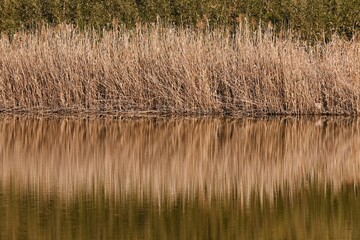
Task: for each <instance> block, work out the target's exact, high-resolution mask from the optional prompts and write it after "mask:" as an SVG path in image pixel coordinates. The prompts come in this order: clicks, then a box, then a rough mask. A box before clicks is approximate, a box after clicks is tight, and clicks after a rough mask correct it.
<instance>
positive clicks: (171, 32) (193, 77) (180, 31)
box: [0, 24, 360, 115]
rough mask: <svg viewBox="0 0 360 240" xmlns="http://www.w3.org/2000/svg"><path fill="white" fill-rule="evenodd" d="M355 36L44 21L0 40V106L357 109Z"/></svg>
mask: <svg viewBox="0 0 360 240" xmlns="http://www.w3.org/2000/svg"><path fill="white" fill-rule="evenodd" d="M358 59H360V42H359V40H358V39H356V38H355V37H354V38H353V39H352V40H351V41H344V40H342V39H340V38H338V37H336V36H333V40H332V41H331V42H329V43H326V44H325V43H317V44H315V45H311V46H310V45H307V44H305V43H303V42H301V41H298V40H296V39H294V38H293V37H292V35H291V32H286V33H285V32H284V33H283V36H282V37H274V36H273V34H272V29H271V26H269V28H267V29H259V30H257V31H255V32H254V31H252V30H250V29H249V28H247V27H246V25H245V26H239V27H238V29H237V30H236V32H230V31H228V30H226V29H225V28H217V29H214V30H211V31H210V30H206V29H203V30H199V29H198V30H196V29H191V28H184V27H183V28H182V27H178V28H175V27H170V26H161V25H160V24H158V25H151V26H150V25H138V26H137V27H136V28H135V29H133V30H127V29H120V30H114V31H104V32H102V33H96V32H95V31H91V30H88V31H78V30H77V29H76V28H74V27H73V26H70V25H59V26H57V27H45V26H44V27H42V28H41V29H39V30H37V31H35V32H32V33H29V32H18V33H16V34H15V35H14V36H13V37H8V36H7V35H2V37H1V38H0V111H2V112H8V113H14V112H40V113H56V112H57V113H89V112H90V113H116V114H126V113H131V114H144V113H145V114H147V113H154V114H173V115H184V114H195V115H204V114H205V115H210V114H214V115H219V114H228V115H244V114H245V115H248V114H250V115H251V114H253V115H269V114H296V115H299V114H337V115H357V114H358V113H359V111H360V107H359V106H360V105H359V103H360V99H359V96H360V95H359V94H360V61H358Z"/></svg>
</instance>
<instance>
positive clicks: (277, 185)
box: [0, 117, 360, 239]
mask: <svg viewBox="0 0 360 240" xmlns="http://www.w3.org/2000/svg"><path fill="white" fill-rule="evenodd" d="M359 130H360V121H359V120H356V119H344V118H341V119H337V118H330V119H293V118H287V119H267V120H251V119H245V120H235V119H125V120H124V119H123V120H121V119H82V120H80V119H70V118H68V119H35V118H25V117H21V118H15V117H2V118H0V167H1V169H0V239H114V238H115V239H359V238H360V228H359V227H358V226H360V192H359V191H360V187H359V183H360V148H359V146H360V131H359Z"/></svg>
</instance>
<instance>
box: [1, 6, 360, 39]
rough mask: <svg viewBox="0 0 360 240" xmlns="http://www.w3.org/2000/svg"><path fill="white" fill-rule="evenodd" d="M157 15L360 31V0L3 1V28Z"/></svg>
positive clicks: (304, 31)
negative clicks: (246, 20)
mask: <svg viewBox="0 0 360 240" xmlns="http://www.w3.org/2000/svg"><path fill="white" fill-rule="evenodd" d="M158 17H159V18H160V19H161V20H162V21H164V22H166V23H172V24H175V25H192V26H197V27H200V28H201V27H204V26H207V25H208V26H214V25H226V26H230V27H234V26H236V25H237V24H238V23H239V22H240V21H243V20H244V19H245V17H246V19H248V21H249V23H251V24H253V25H255V26H258V24H259V22H262V24H264V25H267V24H268V23H269V22H271V23H272V24H274V25H275V26H276V29H277V30H278V31H280V30H281V29H282V28H283V27H285V28H291V29H293V30H295V31H296V32H297V33H299V34H301V36H303V37H305V38H308V39H309V38H310V39H317V40H323V39H324V37H326V38H328V37H329V36H331V34H333V33H335V32H336V33H339V34H340V35H345V36H347V37H348V38H351V37H352V36H353V35H354V33H355V32H356V31H359V30H360V1H358V0H266V1H263V0H241V1H238V0H105V1H104V0H91V1H88V0H86V1H85V0H2V1H0V31H2V32H4V31H5V32H14V31H16V30H18V29H31V28H34V27H36V26H38V25H39V23H44V22H45V23H48V24H51V25H56V24H59V23H71V24H75V25H76V26H79V27H81V28H84V27H94V28H97V29H101V28H104V27H105V28H110V27H112V26H113V24H114V23H120V24H124V25H126V26H128V27H133V26H135V24H136V23H138V22H156V21H157V19H158Z"/></svg>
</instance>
